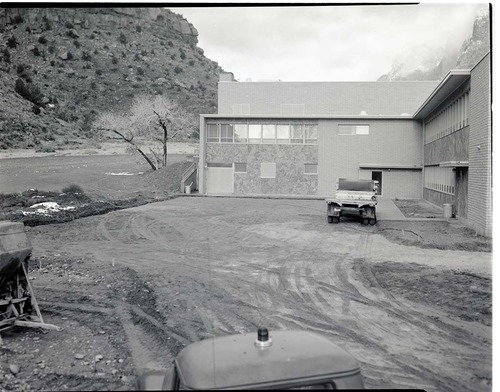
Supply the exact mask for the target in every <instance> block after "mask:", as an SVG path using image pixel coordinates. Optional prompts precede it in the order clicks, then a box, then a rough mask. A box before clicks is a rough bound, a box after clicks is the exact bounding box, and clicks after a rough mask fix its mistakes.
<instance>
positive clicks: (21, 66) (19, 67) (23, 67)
mask: <svg viewBox="0 0 500 392" xmlns="http://www.w3.org/2000/svg"><path fill="white" fill-rule="evenodd" d="M27 68H28V67H27V66H26V64H17V67H16V72H17V73H18V74H22V73H23V72H24V71H26V69H27Z"/></svg>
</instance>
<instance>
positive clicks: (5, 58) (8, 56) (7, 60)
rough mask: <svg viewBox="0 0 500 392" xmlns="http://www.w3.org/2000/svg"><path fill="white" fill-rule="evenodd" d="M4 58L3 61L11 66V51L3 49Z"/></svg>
mask: <svg viewBox="0 0 500 392" xmlns="http://www.w3.org/2000/svg"><path fill="white" fill-rule="evenodd" d="M2 58H3V61H5V62H6V63H7V64H10V52H9V49H7V48H3V49H2Z"/></svg>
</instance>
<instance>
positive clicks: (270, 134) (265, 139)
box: [262, 124, 276, 143]
mask: <svg viewBox="0 0 500 392" xmlns="http://www.w3.org/2000/svg"><path fill="white" fill-rule="evenodd" d="M262 143H276V125H274V124H264V125H262Z"/></svg>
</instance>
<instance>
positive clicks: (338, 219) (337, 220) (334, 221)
mask: <svg viewBox="0 0 500 392" xmlns="http://www.w3.org/2000/svg"><path fill="white" fill-rule="evenodd" d="M332 218H333V223H339V222H340V216H333V217H332Z"/></svg>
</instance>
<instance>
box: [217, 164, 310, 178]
mask: <svg viewBox="0 0 500 392" xmlns="http://www.w3.org/2000/svg"><path fill="white" fill-rule="evenodd" d="M207 166H208V167H218V166H220V164H216V163H209V164H207ZM224 166H229V167H230V165H224ZM233 170H234V172H235V173H246V172H247V164H246V162H234V163H233ZM304 174H313V175H314V174H318V165H317V164H316V163H305V164H304ZM260 178H276V162H262V163H261V164H260Z"/></svg>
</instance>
